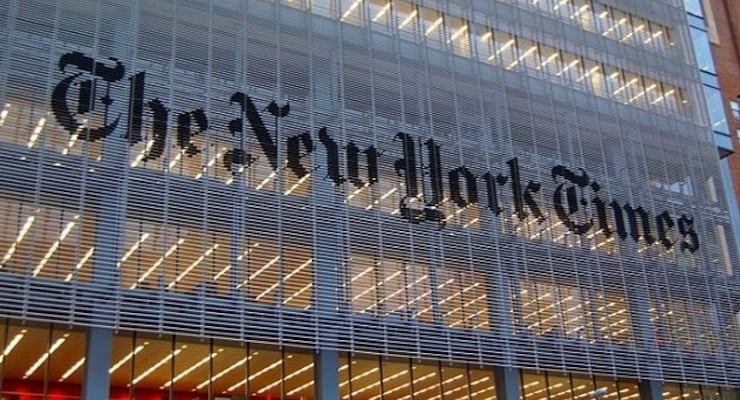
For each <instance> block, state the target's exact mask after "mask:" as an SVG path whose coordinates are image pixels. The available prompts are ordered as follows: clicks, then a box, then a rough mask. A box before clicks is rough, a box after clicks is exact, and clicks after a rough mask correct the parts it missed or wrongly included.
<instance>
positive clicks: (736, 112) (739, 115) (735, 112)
mask: <svg viewBox="0 0 740 400" xmlns="http://www.w3.org/2000/svg"><path fill="white" fill-rule="evenodd" d="M730 108H731V109H732V117H733V118H735V119H740V103H739V102H737V101H734V100H733V101H730Z"/></svg>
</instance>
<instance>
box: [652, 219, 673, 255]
mask: <svg viewBox="0 0 740 400" xmlns="http://www.w3.org/2000/svg"><path fill="white" fill-rule="evenodd" d="M655 225H656V226H657V227H658V241H659V242H660V244H662V245H663V247H665V248H666V250H670V249H671V248H672V247H673V244H674V243H675V241H674V240H671V239H670V238H669V237H668V230H669V229H671V228H673V225H675V224H674V222H673V218H671V215H670V214H668V211H663V212H662V213H660V214H658V216H657V217H655Z"/></svg>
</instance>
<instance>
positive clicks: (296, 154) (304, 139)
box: [287, 132, 314, 178]
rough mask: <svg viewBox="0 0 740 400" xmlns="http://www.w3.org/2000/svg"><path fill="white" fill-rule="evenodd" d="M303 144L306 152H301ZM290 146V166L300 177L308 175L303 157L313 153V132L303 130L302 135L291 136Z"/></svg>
mask: <svg viewBox="0 0 740 400" xmlns="http://www.w3.org/2000/svg"><path fill="white" fill-rule="evenodd" d="M301 144H303V148H305V149H306V152H305V153H301ZM287 145H288V146H287V147H288V168H290V170H291V171H293V173H294V174H296V176H297V177H298V178H303V177H304V176H306V175H308V173H309V172H308V170H307V169H306V167H304V166H303V164H301V158H303V157H305V156H306V155H308V154H311V153H312V152H313V150H314V148H313V140H311V134H310V133H308V132H303V133H301V134H300V135H296V136H291V137H289V138H288V140H287Z"/></svg>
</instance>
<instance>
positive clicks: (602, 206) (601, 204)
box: [591, 181, 614, 238]
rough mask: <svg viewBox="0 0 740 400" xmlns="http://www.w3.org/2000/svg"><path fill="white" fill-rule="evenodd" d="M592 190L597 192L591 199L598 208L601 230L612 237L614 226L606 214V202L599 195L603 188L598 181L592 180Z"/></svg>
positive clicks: (597, 214) (597, 217)
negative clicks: (611, 225) (612, 226)
mask: <svg viewBox="0 0 740 400" xmlns="http://www.w3.org/2000/svg"><path fill="white" fill-rule="evenodd" d="M591 190H593V191H594V193H596V196H594V198H593V199H592V200H591V204H593V205H594V206H595V208H596V219H597V221H598V222H599V230H600V231H601V232H603V233H604V236H606V237H607V238H611V237H612V235H613V234H614V231H612V228H611V227H610V226H609V217H607V214H606V202H605V201H604V200H602V199H601V198H600V197H599V195H598V193H599V190H601V186H599V184H598V183H596V181H593V182H591Z"/></svg>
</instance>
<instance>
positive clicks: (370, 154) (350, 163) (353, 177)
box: [347, 142, 378, 188]
mask: <svg viewBox="0 0 740 400" xmlns="http://www.w3.org/2000/svg"><path fill="white" fill-rule="evenodd" d="M362 153H363V154H365V160H366V161H367V182H366V181H363V180H362V179H360V161H359V158H360V157H359V155H360V149H359V148H358V147H357V145H356V144H355V143H354V142H349V143H348V144H347V176H348V177H349V181H350V182H352V183H353V184H354V185H355V186H357V187H358V188H361V187H364V186H365V185H366V184H368V185H372V184H374V183H376V182H378V151H377V150H376V149H375V147H374V146H370V147H368V148H367V149H365V150H363V151H362Z"/></svg>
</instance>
